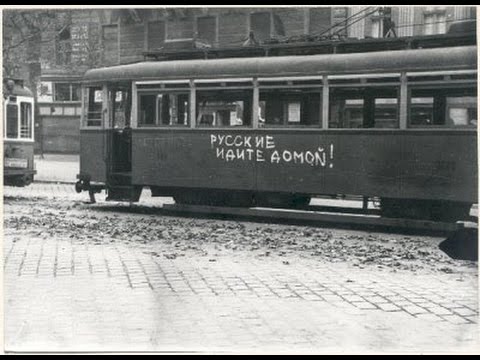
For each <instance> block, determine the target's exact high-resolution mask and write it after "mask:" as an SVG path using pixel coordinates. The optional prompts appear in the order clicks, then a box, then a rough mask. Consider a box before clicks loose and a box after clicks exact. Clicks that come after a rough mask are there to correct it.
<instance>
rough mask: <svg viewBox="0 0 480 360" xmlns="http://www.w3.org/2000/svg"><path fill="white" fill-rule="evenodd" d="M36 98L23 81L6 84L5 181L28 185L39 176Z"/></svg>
mask: <svg viewBox="0 0 480 360" xmlns="http://www.w3.org/2000/svg"><path fill="white" fill-rule="evenodd" d="M33 124H34V98H33V94H32V92H31V91H30V89H28V88H27V87H25V86H24V84H23V81H22V80H19V79H4V81H3V182H4V184H5V185H13V186H26V185H29V184H30V183H32V182H33V178H34V175H35V174H36V170H35V164H34V154H33V151H34V125H33Z"/></svg>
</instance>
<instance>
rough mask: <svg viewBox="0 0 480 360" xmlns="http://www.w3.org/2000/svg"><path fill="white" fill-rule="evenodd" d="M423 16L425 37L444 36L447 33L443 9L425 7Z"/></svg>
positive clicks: (444, 9) (444, 10)
mask: <svg viewBox="0 0 480 360" xmlns="http://www.w3.org/2000/svg"><path fill="white" fill-rule="evenodd" d="M423 16H424V23H425V27H424V33H425V35H435V34H445V33H446V32H447V22H446V20H447V19H446V8H445V7H439V6H438V7H434V6H427V9H426V10H425V12H424V14H423Z"/></svg>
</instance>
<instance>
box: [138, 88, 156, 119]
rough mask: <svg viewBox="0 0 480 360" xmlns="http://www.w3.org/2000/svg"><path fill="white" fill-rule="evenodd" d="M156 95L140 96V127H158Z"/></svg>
mask: <svg viewBox="0 0 480 360" xmlns="http://www.w3.org/2000/svg"><path fill="white" fill-rule="evenodd" d="M155 101H156V95H140V97H139V101H138V109H139V117H138V126H154V125H156V103H155Z"/></svg>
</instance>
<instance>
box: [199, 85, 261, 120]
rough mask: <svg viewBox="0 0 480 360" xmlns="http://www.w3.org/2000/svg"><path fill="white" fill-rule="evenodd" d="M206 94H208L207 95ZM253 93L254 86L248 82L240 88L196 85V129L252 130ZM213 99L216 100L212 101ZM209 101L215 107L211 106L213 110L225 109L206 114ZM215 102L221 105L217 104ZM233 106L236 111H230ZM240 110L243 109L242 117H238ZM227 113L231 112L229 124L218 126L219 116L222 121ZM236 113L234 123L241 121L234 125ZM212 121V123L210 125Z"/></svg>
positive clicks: (235, 86)
mask: <svg viewBox="0 0 480 360" xmlns="http://www.w3.org/2000/svg"><path fill="white" fill-rule="evenodd" d="M205 93H208V94H207V95H206V94H205ZM253 93H254V92H253V84H251V83H250V82H248V85H245V83H242V84H241V85H240V86H237V84H234V83H230V84H226V83H218V84H214V83H212V84H201V83H200V84H196V88H195V127H197V128H230V129H232V128H251V127H252V126H253ZM239 95H240V96H239ZM229 96H232V98H231V99H229ZM212 98H213V99H215V100H214V101H212V100H211V99H212ZM208 101H210V102H211V103H213V105H211V106H212V108H214V109H215V107H223V109H221V108H220V109H217V110H216V111H215V112H214V113H212V114H208V113H205V112H204V111H205V110H208V107H207V104H206V102H208ZM215 102H217V103H219V104H215ZM222 102H223V104H222ZM233 103H235V104H233ZM240 103H243V104H240ZM233 106H235V109H229V107H233ZM239 109H241V117H238V113H239ZM227 111H229V114H228V117H229V123H228V124H225V123H222V124H218V122H217V115H218V118H220V119H222V116H225V118H226V114H227ZM234 112H235V117H233V121H235V119H237V120H238V119H239V120H240V122H237V123H232V114H233V113H234ZM221 114H223V115H221ZM207 116H208V117H207ZM210 119H211V120H210ZM210 121H211V123H209V122H210ZM222 122H223V121H222Z"/></svg>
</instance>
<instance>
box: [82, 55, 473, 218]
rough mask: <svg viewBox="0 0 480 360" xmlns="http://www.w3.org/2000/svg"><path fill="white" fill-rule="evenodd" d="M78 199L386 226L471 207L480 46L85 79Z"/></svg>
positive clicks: (104, 72) (139, 68)
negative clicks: (320, 205) (322, 204)
mask: <svg viewBox="0 0 480 360" xmlns="http://www.w3.org/2000/svg"><path fill="white" fill-rule="evenodd" d="M83 85H84V86H83V103H84V106H83V110H84V111H83V122H82V128H81V157H80V174H79V176H78V178H79V181H78V183H77V191H81V190H89V191H90V192H95V191H98V190H99V189H103V188H105V189H106V192H107V200H127V201H137V200H138V198H139V196H140V192H141V189H142V188H143V187H149V188H150V189H151V192H152V195H153V196H173V197H174V198H175V200H176V201H177V202H178V203H186V204H207V205H224V206H252V205H273V206H298V205H304V204H306V203H308V201H309V199H310V197H312V196H324V195H327V196H338V195H359V196H362V197H364V198H366V199H379V200H380V202H381V208H382V213H383V215H384V216H389V217H416V218H427V219H434V220H445V219H458V218H462V217H466V216H468V212H469V210H470V207H471V205H472V204H473V203H476V202H477V176H478V175H477V125H476V121H477V48H476V46H454V47H449V48H432V49H412V50H395V51H374V52H368V53H351V54H320V55H305V56H278V57H255V58H234V59H231V58H226V59H214V60H208V59H205V60H198V59H197V60H181V61H163V62H162V61H161V62H141V63H135V64H128V65H120V66H114V67H109V68H100V69H93V70H90V71H88V72H87V73H86V74H85V77H84V84H83Z"/></svg>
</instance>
